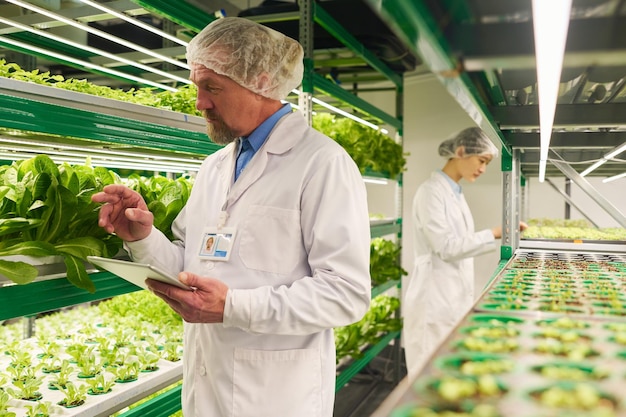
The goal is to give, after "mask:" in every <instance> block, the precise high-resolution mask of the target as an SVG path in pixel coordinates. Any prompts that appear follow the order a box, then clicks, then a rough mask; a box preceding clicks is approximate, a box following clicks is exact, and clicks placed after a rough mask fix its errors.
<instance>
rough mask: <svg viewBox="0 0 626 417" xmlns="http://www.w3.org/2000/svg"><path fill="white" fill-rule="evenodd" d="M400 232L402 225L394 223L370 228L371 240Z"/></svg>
mask: <svg viewBox="0 0 626 417" xmlns="http://www.w3.org/2000/svg"><path fill="white" fill-rule="evenodd" d="M401 232H402V224H401V223H399V222H398V221H396V222H395V223H383V224H378V225H374V226H371V227H370V234H371V237H372V238H375V237H381V236H386V235H391V234H396V233H401Z"/></svg>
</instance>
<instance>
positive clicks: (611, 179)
mask: <svg viewBox="0 0 626 417" xmlns="http://www.w3.org/2000/svg"><path fill="white" fill-rule="evenodd" d="M624 177H626V172H623V173H621V174H618V175H614V176H612V177H608V178H605V179H603V180H602V182H603V183H607V182H611V181H615V180H619V179H620V178H624Z"/></svg>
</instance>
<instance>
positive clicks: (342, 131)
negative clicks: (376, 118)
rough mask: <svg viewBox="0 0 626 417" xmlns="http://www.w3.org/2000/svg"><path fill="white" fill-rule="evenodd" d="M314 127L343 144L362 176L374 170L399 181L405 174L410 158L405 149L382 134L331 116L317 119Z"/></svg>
mask: <svg viewBox="0 0 626 417" xmlns="http://www.w3.org/2000/svg"><path fill="white" fill-rule="evenodd" d="M312 126H313V128H315V129H316V130H318V131H320V132H322V133H324V134H325V135H327V136H328V137H330V138H332V139H334V140H335V141H336V142H337V143H339V144H340V145H341V146H342V147H343V148H344V149H345V150H346V152H348V154H349V155H350V156H351V157H352V159H354V162H356V164H357V166H358V167H359V170H360V171H361V174H365V173H366V172H367V171H368V170H371V171H374V172H377V173H381V174H386V175H388V176H389V178H396V177H397V176H398V175H399V174H400V173H402V172H403V171H404V170H405V165H406V158H405V155H407V154H406V153H404V151H403V149H402V145H400V144H399V143H396V142H395V141H394V140H393V139H391V138H390V137H389V136H387V135H385V134H384V133H382V132H380V131H378V130H373V129H371V128H369V127H366V126H364V125H362V124H360V123H357V122H355V121H354V120H352V119H348V118H342V117H335V116H334V115H332V114H330V113H317V114H316V115H314V116H313V123H312Z"/></svg>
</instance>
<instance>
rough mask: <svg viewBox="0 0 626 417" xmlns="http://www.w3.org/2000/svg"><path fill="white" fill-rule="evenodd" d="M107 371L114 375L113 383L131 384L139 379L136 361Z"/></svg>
mask: <svg viewBox="0 0 626 417" xmlns="http://www.w3.org/2000/svg"><path fill="white" fill-rule="evenodd" d="M109 369H110V371H111V372H112V373H113V374H114V375H115V382H121V383H124V382H132V381H135V380H137V378H138V377H139V362H136V361H135V362H130V363H126V364H124V365H121V366H117V367H112V368H109Z"/></svg>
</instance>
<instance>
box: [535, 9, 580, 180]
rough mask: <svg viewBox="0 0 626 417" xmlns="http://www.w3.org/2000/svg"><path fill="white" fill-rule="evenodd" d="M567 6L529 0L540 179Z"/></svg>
mask: <svg viewBox="0 0 626 417" xmlns="http://www.w3.org/2000/svg"><path fill="white" fill-rule="evenodd" d="M571 6H572V0H532V12H533V31H534V39H535V54H536V59H537V84H538V85H537V88H538V91H539V126H540V129H539V136H540V151H539V152H540V156H539V181H540V182H543V181H544V180H545V175H546V163H547V161H548V150H549V148H550V139H551V136H552V127H553V125H554V113H555V111H556V103H557V99H558V95H559V84H560V81H561V69H562V67H563V55H564V52H565V43H566V41H567V30H568V26H569V19H570V11H571Z"/></svg>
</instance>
